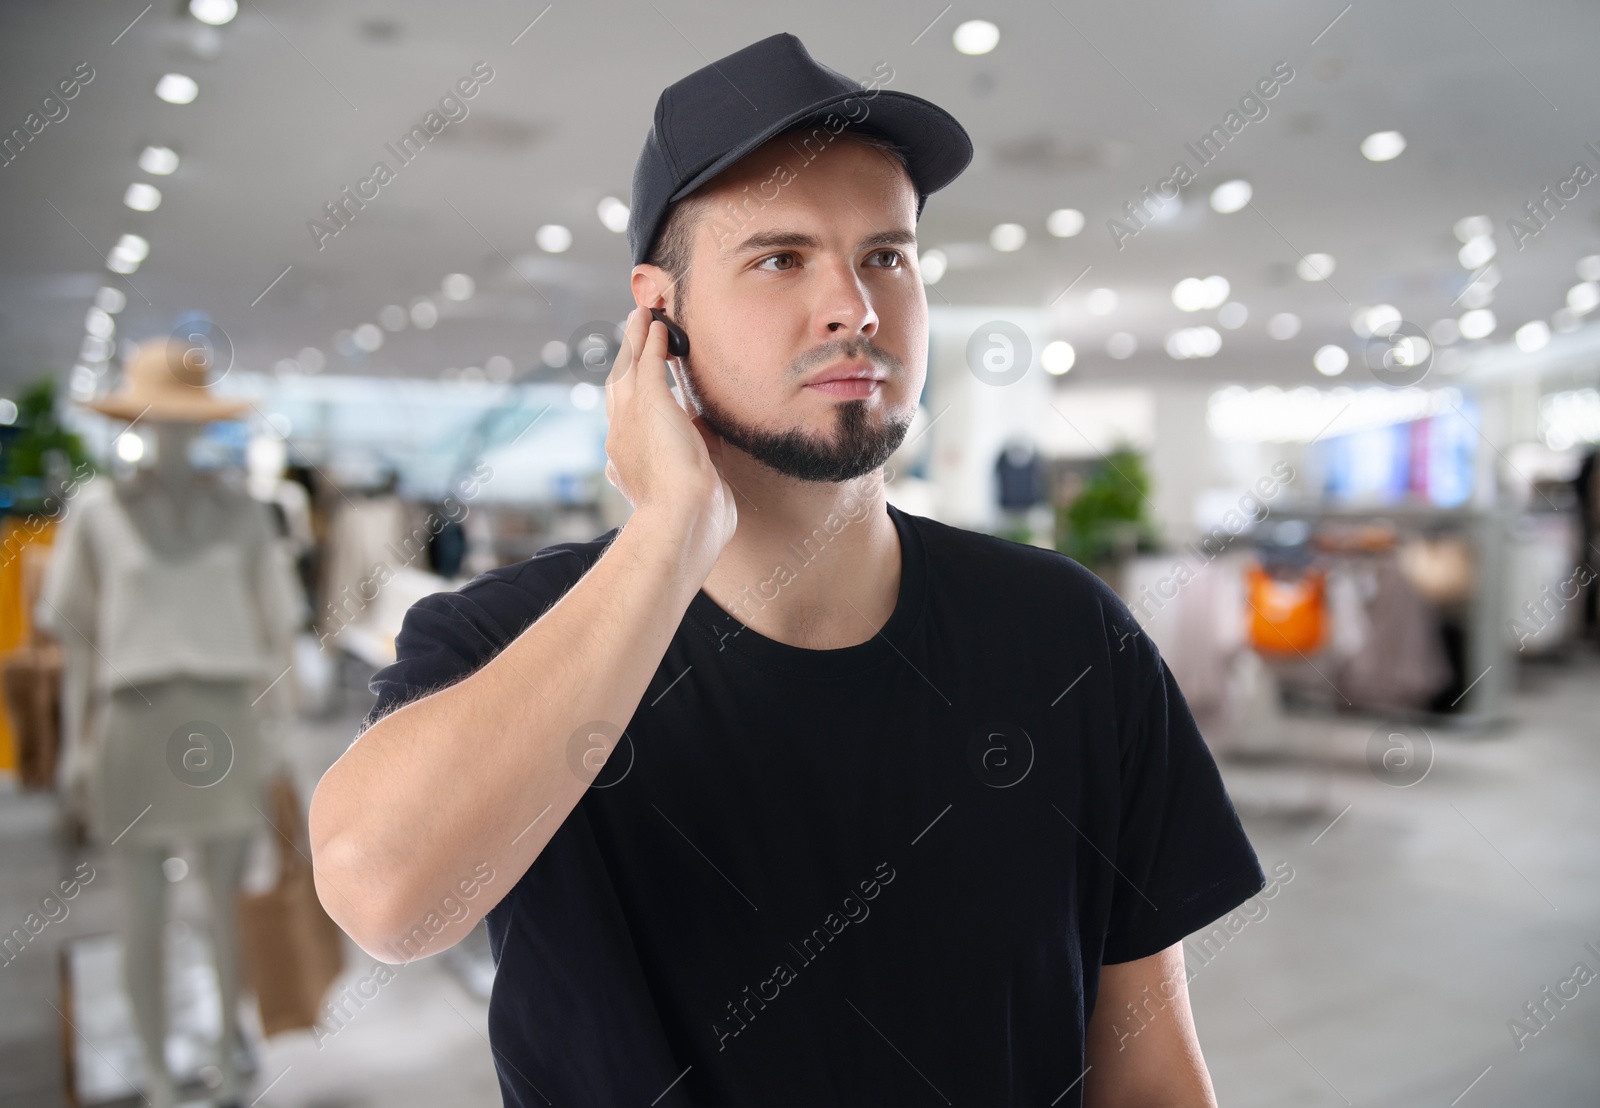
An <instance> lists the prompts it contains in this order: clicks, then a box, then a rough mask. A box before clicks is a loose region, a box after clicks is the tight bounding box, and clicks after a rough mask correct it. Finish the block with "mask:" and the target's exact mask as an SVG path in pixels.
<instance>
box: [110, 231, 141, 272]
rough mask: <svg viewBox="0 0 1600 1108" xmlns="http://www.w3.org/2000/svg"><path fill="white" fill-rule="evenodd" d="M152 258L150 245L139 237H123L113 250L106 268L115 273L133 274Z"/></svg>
mask: <svg viewBox="0 0 1600 1108" xmlns="http://www.w3.org/2000/svg"><path fill="white" fill-rule="evenodd" d="M149 256H150V243H149V242H148V241H146V240H145V239H143V238H141V237H140V236H138V235H123V236H122V237H121V238H119V239H118V240H117V244H116V245H115V246H113V247H112V248H111V253H110V254H109V255H108V256H107V258H106V268H107V269H109V270H111V271H112V272H113V273H124V274H126V273H132V272H134V271H135V270H137V269H138V268H139V263H141V262H143V261H144V260H145V259H146V258H147V257H149Z"/></svg>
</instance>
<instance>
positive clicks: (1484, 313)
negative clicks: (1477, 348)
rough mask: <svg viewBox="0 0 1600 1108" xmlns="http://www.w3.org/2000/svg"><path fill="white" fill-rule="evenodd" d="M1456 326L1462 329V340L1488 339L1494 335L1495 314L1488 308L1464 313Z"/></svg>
mask: <svg viewBox="0 0 1600 1108" xmlns="http://www.w3.org/2000/svg"><path fill="white" fill-rule="evenodd" d="M1456 326H1457V327H1459V328H1461V337H1462V338H1466V339H1486V338H1488V337H1489V336H1490V335H1492V334H1494V328H1495V318H1494V313H1493V312H1491V311H1490V310H1489V309H1488V308H1476V309H1474V310H1472V311H1470V312H1463V313H1462V315H1461V318H1460V319H1458V320H1456Z"/></svg>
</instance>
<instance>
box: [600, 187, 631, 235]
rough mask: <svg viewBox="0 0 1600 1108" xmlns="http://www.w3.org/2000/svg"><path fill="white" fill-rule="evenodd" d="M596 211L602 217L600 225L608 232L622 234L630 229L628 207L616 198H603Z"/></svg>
mask: <svg viewBox="0 0 1600 1108" xmlns="http://www.w3.org/2000/svg"><path fill="white" fill-rule="evenodd" d="M595 210H596V212H597V213H598V214H599V216H600V225H601V226H602V227H604V228H605V229H606V230H608V231H615V232H617V233H618V234H621V233H622V232H623V231H626V230H627V229H628V205H626V204H624V203H623V202H622V201H620V200H618V199H617V198H616V197H615V196H605V197H602V198H601V200H600V204H599V206H598V207H597V208H596V209H595Z"/></svg>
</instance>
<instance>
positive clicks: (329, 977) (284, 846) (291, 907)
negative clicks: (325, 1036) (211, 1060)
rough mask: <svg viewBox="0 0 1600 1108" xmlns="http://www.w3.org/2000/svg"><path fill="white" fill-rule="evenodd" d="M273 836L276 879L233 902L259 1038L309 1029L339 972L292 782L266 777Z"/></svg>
mask: <svg viewBox="0 0 1600 1108" xmlns="http://www.w3.org/2000/svg"><path fill="white" fill-rule="evenodd" d="M269 791H270V795H271V821H272V825H273V830H274V831H275V832H276V833H275V834H274V835H272V836H271V838H272V839H273V840H274V841H275V843H276V844H277V847H278V855H279V865H278V881H277V884H276V885H274V886H273V887H271V888H269V889H267V890H266V891H264V892H260V893H244V894H242V895H241V896H240V898H239V932H240V935H239V937H240V945H241V948H242V952H243V956H244V971H245V979H246V980H247V981H248V982H249V983H250V987H251V989H252V990H253V991H254V992H255V995H256V1003H257V1004H258V1005H259V1006H260V1010H261V1029H262V1033H263V1034H265V1035H267V1036H268V1037H270V1036H272V1035H276V1034H277V1033H278V1032H280V1031H291V1030H294V1029H297V1028H310V1027H312V1026H314V1025H315V1024H316V1022H317V1019H318V1017H319V1016H320V1015H321V1009H322V998H323V997H324V996H325V995H326V994H327V991H328V987H329V986H330V985H332V984H333V981H334V979H335V978H337V977H338V976H339V972H340V970H342V969H343V968H344V937H343V933H342V932H341V931H340V930H339V925H338V924H336V923H334V922H333V920H332V919H330V918H329V916H328V913H327V912H326V911H324V910H323V907H322V902H321V901H320V900H318V899H317V890H316V885H315V883H314V881H313V879H312V874H311V860H310V837H309V835H308V833H307V831H306V823H305V817H304V815H303V814H302V813H301V810H300V800H299V797H298V796H297V794H296V791H295V787H294V781H293V779H292V778H290V777H289V776H288V775H287V774H279V775H277V776H275V777H274V778H273V779H272V784H271V787H270V790H269Z"/></svg>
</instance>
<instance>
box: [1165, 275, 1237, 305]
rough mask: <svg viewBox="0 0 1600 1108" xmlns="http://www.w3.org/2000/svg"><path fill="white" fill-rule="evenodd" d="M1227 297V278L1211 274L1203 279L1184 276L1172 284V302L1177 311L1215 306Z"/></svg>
mask: <svg viewBox="0 0 1600 1108" xmlns="http://www.w3.org/2000/svg"><path fill="white" fill-rule="evenodd" d="M1227 299H1228V279H1227V278H1226V277H1218V276H1216V275H1212V276H1210V277H1207V278H1206V279H1205V280H1203V281H1202V280H1201V279H1200V278H1198V277H1185V278H1184V279H1183V280H1181V281H1179V282H1178V283H1177V284H1176V285H1173V286H1172V303H1173V304H1174V305H1176V306H1177V308H1178V310H1179V311H1184V312H1198V311H1199V310H1200V309H1202V308H1215V307H1218V306H1219V305H1221V304H1222V303H1223V302H1224V301H1226V300H1227Z"/></svg>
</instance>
